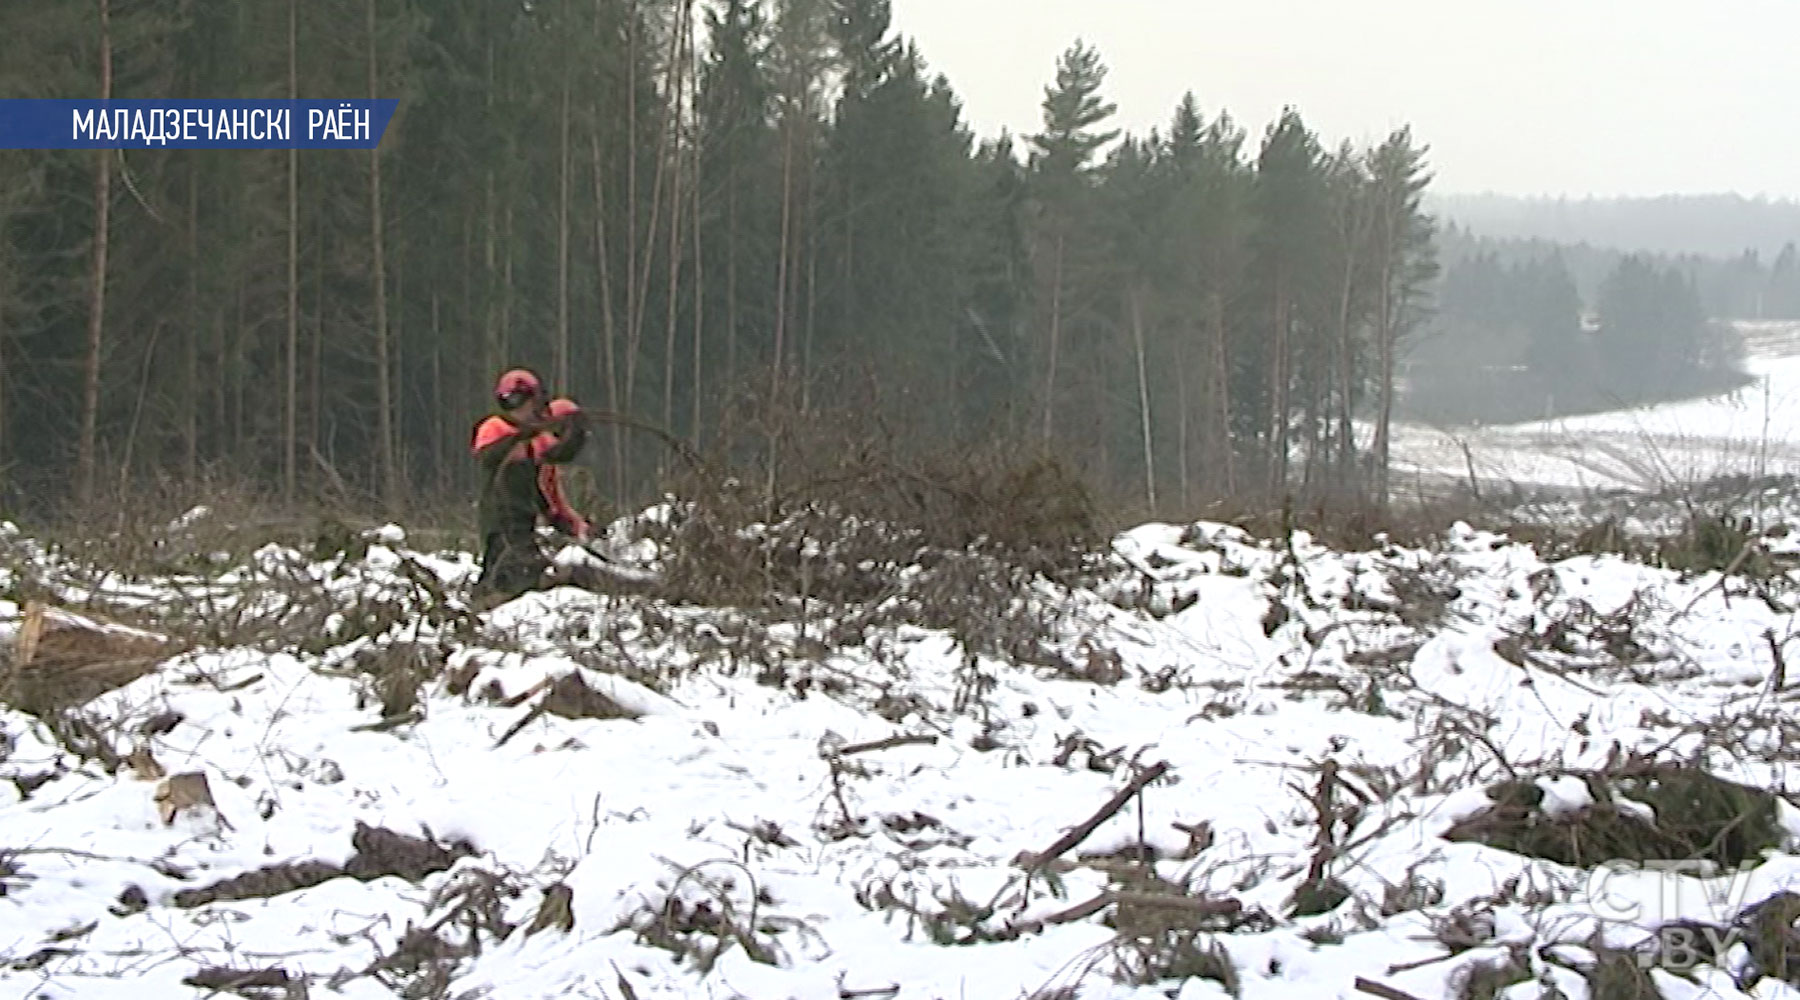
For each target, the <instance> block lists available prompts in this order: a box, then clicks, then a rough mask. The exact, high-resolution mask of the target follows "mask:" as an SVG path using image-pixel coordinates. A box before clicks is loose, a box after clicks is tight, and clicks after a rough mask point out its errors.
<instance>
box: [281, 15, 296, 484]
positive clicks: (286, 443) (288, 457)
mask: <svg viewBox="0 0 1800 1000" xmlns="http://www.w3.org/2000/svg"><path fill="white" fill-rule="evenodd" d="M299 47H300V0H288V100H290V101H291V100H295V99H297V98H298V97H299V96H300V71H299V65H298V52H299ZM298 157H299V154H298V151H297V150H293V149H290V150H288V151H287V182H288V183H287V251H288V259H287V379H286V382H287V393H286V395H287V412H286V414H285V419H284V420H283V422H282V424H283V426H282V437H283V439H284V440H283V448H282V455H281V490H282V495H283V496H284V497H286V498H287V499H288V500H289V501H290V502H291V501H292V500H293V499H294V489H295V486H296V482H295V480H296V477H297V475H298V472H297V464H296V460H295V451H296V449H297V448H298V438H299V426H298V423H299V409H300V407H299V395H300V161H299V158H298Z"/></svg>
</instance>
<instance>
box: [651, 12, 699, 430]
mask: <svg viewBox="0 0 1800 1000" xmlns="http://www.w3.org/2000/svg"><path fill="white" fill-rule="evenodd" d="M688 6H689V5H688V4H687V3H685V2H684V3H682V4H681V6H680V7H677V8H676V10H675V34H674V38H673V39H672V40H671V44H672V46H673V48H674V62H672V63H671V64H670V65H669V91H670V95H671V96H670V98H669V103H670V109H669V122H668V124H669V129H670V131H671V132H672V133H673V134H674V139H673V141H672V142H671V143H670V146H671V151H670V168H671V169H670V174H671V176H670V178H669V290H668V294H667V297H666V302H665V305H666V308H665V309H664V311H663V312H664V317H663V319H664V324H663V392H662V396H663V416H662V424H663V427H665V428H673V427H674V426H675V330H676V323H677V320H678V319H679V316H680V310H679V305H680V298H681V296H680V292H681V255H682V251H683V246H682V242H683V235H684V229H683V226H682V222H683V221H684V218H683V216H682V213H681V209H682V197H683V195H686V194H688V191H687V190H686V188H685V187H684V186H683V183H682V181H683V180H684V172H683V170H682V161H683V157H682V155H681V138H680V134H681V106H682V97H683V95H684V94H685V93H686V92H687V70H686V64H687V58H688V41H689V35H690V32H689V30H688V25H687V14H688ZM693 195H694V196H695V197H698V191H696V192H694V193H693ZM658 464H659V465H660V464H661V462H659V463H658Z"/></svg>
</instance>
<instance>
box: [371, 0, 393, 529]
mask: <svg viewBox="0 0 1800 1000" xmlns="http://www.w3.org/2000/svg"><path fill="white" fill-rule="evenodd" d="M375 5H376V0H369V3H368V13H369V97H370V99H371V100H373V99H375V98H377V97H379V96H380V92H381V91H380V64H379V62H378V61H377V58H378V57H377V44H376V41H377V39H376V33H375ZM369 239H370V244H371V250H372V253H373V255H374V264H375V275H374V285H375V303H374V308H375V382H376V386H375V405H376V407H377V408H378V410H379V412H378V413H377V414H376V418H375V433H376V436H377V437H376V444H375V455H376V464H377V466H378V468H379V474H380V477H381V493H382V501H383V503H385V504H386V505H387V507H388V509H389V511H390V512H393V511H395V510H397V509H398V507H399V504H400V467H399V464H398V462H397V460H396V456H395V454H394V400H393V372H392V371H391V366H390V358H389V352H390V350H391V345H389V343H388V315H387V248H386V246H385V245H384V243H383V230H382V209H381V150H380V149H371V150H370V151H369Z"/></svg>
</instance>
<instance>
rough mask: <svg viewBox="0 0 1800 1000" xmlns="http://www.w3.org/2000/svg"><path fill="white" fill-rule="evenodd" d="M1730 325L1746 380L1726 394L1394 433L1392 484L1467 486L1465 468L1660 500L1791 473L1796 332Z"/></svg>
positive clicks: (1798, 425) (1498, 477)
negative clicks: (1715, 483) (1711, 483)
mask: <svg viewBox="0 0 1800 1000" xmlns="http://www.w3.org/2000/svg"><path fill="white" fill-rule="evenodd" d="M1735 325H1736V326H1737V327H1738V329H1739V330H1740V331H1741V332H1742V334H1743V335H1744V338H1745V344H1746V348H1747V356H1746V360H1745V370H1746V372H1747V373H1748V374H1750V375H1751V376H1753V378H1754V381H1752V382H1751V383H1750V384H1748V385H1746V386H1744V387H1743V388H1741V389H1738V390H1737V391H1735V392H1731V393H1727V394H1724V395H1719V396H1713V397H1709V398H1705V399H1697V400H1689V401H1686V402H1680V403H1671V404H1661V405H1656V406H1648V407H1641V408H1636V409H1624V410H1617V411H1613V412H1608V413H1596V414H1588V415H1584V416H1579V417H1568V418H1562V419H1556V420H1544V421H1534V422H1530V423H1520V424H1507V425H1500V426H1490V427H1479V428H1470V427H1454V428H1450V427H1445V428H1439V427H1431V426H1424V425H1418V424H1402V425H1398V426H1396V428H1395V430H1394V442H1393V456H1394V464H1395V470H1396V471H1395V479H1396V481H1397V482H1399V483H1402V484H1404V483H1405V482H1406V481H1407V479H1408V477H1409V476H1410V475H1415V474H1416V475H1423V476H1425V477H1428V478H1431V479H1433V480H1437V479H1442V478H1445V477H1448V478H1450V479H1453V480H1465V481H1466V480H1467V478H1468V477H1469V475H1470V469H1471V466H1472V467H1473V474H1474V475H1475V477H1476V478H1477V479H1479V480H1482V481H1485V482H1488V483H1516V484H1520V485H1522V486H1525V487H1533V486H1550V487H1558V488H1564V489H1573V490H1579V491H1589V490H1592V491H1607V490H1637V491H1645V492H1660V491H1663V490H1666V489H1671V488H1679V487H1682V486H1685V485H1688V484H1692V483H1697V482H1702V481H1705V480H1707V479H1712V478H1715V477H1719V476H1726V475H1748V476H1754V477H1761V476H1766V475H1781V474H1794V473H1800V323H1793V322H1747V321H1746V322H1738V323H1736V324H1735ZM1465 449H1466V450H1465Z"/></svg>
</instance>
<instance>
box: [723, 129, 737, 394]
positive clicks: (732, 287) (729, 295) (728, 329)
mask: <svg viewBox="0 0 1800 1000" xmlns="http://www.w3.org/2000/svg"><path fill="white" fill-rule="evenodd" d="M737 364H738V180H737V158H736V157H734V156H727V157H726V158H725V381H724V384H725V386H726V388H727V389H728V390H735V389H736V388H737V386H736V380H737Z"/></svg>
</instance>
